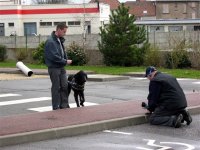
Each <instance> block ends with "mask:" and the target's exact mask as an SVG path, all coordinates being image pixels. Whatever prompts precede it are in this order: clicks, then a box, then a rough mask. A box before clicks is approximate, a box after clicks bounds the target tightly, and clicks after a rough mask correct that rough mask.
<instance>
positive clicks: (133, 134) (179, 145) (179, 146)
mask: <svg viewBox="0 0 200 150" xmlns="http://www.w3.org/2000/svg"><path fill="white" fill-rule="evenodd" d="M192 117H193V122H192V123H191V124H190V125H189V126H187V125H185V126H182V127H181V128H176V129H175V128H171V127H163V126H153V125H149V124H142V125H136V126H130V127H125V128H119V129H113V130H106V131H101V132H97V133H92V134H87V135H81V136H74V137H67V138H62V139H55V140H48V141H40V142H35V143H27V144H20V145H15V146H7V147H2V148H0V150H200V144H199V143H200V126H199V124H200V115H195V116H192Z"/></svg>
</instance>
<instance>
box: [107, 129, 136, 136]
mask: <svg viewBox="0 0 200 150" xmlns="http://www.w3.org/2000/svg"><path fill="white" fill-rule="evenodd" d="M103 132H107V133H116V134H124V135H132V134H133V133H128V132H120V131H111V130H104V131H103Z"/></svg>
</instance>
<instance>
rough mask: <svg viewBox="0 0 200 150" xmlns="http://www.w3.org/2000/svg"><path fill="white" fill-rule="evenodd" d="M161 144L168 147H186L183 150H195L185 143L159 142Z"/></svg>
mask: <svg viewBox="0 0 200 150" xmlns="http://www.w3.org/2000/svg"><path fill="white" fill-rule="evenodd" d="M160 143H161V144H170V145H183V146H185V147H187V149H184V150H193V149H195V147H194V146H192V145H190V144H186V143H179V142H160Z"/></svg>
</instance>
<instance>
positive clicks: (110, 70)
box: [0, 61, 200, 79]
mask: <svg viewBox="0 0 200 150" xmlns="http://www.w3.org/2000/svg"><path fill="white" fill-rule="evenodd" d="M25 65H27V66H28V67H29V68H30V69H47V67H46V66H45V65H37V64H25ZM6 67H12V68H15V67H16V62H15V61H6V62H0V68H6ZM145 68H146V67H144V66H142V67H117V66H113V67H109V66H67V67H66V69H68V70H87V71H94V72H95V73H97V74H111V75H122V74H124V73H127V72H143V73H144V72H145ZM157 69H158V70H159V71H161V72H165V73H168V74H171V75H173V76H175V77H177V78H194V79H200V70H194V69H165V68H157Z"/></svg>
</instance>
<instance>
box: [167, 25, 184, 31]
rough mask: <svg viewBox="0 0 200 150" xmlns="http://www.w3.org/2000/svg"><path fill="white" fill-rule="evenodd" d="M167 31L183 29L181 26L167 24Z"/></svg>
mask: <svg viewBox="0 0 200 150" xmlns="http://www.w3.org/2000/svg"><path fill="white" fill-rule="evenodd" d="M168 29H169V31H170V32H171V31H172V32H173V31H183V26H169V27H168Z"/></svg>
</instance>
